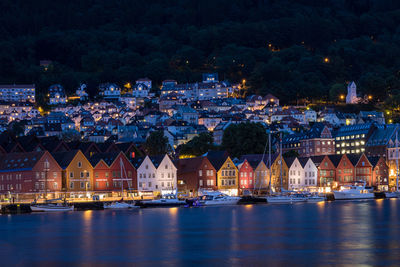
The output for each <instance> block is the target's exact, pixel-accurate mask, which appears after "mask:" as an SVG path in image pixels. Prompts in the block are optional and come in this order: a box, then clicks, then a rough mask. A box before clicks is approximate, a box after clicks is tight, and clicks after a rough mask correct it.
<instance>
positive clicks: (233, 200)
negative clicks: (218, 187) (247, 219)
mask: <svg viewBox="0 0 400 267" xmlns="http://www.w3.org/2000/svg"><path fill="white" fill-rule="evenodd" d="M239 200H240V197H232V196H228V195H226V194H223V193H221V192H219V191H213V192H207V193H206V194H205V195H203V196H202V197H201V198H200V200H199V202H200V204H201V205H204V206H219V205H236V204H237V203H238V202H239Z"/></svg>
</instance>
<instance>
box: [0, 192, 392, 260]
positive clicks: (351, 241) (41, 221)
mask: <svg viewBox="0 0 400 267" xmlns="http://www.w3.org/2000/svg"><path fill="white" fill-rule="evenodd" d="M399 201H400V200H375V201H354V202H345V201H344V202H339V201H337V202H323V203H312V204H311V203H310V204H306V203H302V204H300V203H299V204H295V205H243V206H228V207H207V208H206V207H201V208H165V209H163V208H158V209H141V210H135V211H130V210H125V211H122V210H121V211H110V210H105V211H84V212H69V213H58V214H30V215H18V216H0V246H1V248H2V249H1V250H0V257H1V258H2V261H3V264H10V265H15V264H21V265H26V264H33V265H55V264H60V263H61V264H62V265H72V266H73V265H80V264H81V265H88V264H91V265H101V264H104V265H111V264H115V265H117V264H137V265H189V264H196V265H249V266H251V265H266V264H271V265H299V264H302V265H304V264H309V265H327V264H342V265H350V264H352V265H354V264H366V265H396V264H398V262H399V261H400V245H399V243H400V242H399V241H398V239H399V236H400V218H399V208H400V205H399Z"/></svg>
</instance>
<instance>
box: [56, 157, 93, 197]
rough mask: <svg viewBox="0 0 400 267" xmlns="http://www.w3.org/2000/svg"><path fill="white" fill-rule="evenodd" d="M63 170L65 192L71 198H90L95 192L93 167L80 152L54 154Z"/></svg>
mask: <svg viewBox="0 0 400 267" xmlns="http://www.w3.org/2000/svg"><path fill="white" fill-rule="evenodd" d="M53 156H54V158H55V160H56V161H57V163H58V164H59V165H60V167H61V168H62V178H63V190H65V192H67V195H68V196H69V197H71V198H74V197H77V198H81V197H90V196H91V194H92V191H93V167H92V165H91V164H90V162H89V160H88V159H87V158H86V157H85V155H84V154H83V153H82V151H80V150H71V151H67V152H57V153H53Z"/></svg>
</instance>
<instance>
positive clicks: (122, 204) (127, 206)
mask: <svg viewBox="0 0 400 267" xmlns="http://www.w3.org/2000/svg"><path fill="white" fill-rule="evenodd" d="M104 208H105V209H137V208H140V207H139V206H135V204H130V203H126V202H113V203H110V204H107V205H104Z"/></svg>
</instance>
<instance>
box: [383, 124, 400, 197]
mask: <svg viewBox="0 0 400 267" xmlns="http://www.w3.org/2000/svg"><path fill="white" fill-rule="evenodd" d="M395 144H396V191H392V192H385V197H386V198H400V191H399V146H398V139H397V129H396V141H395Z"/></svg>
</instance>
